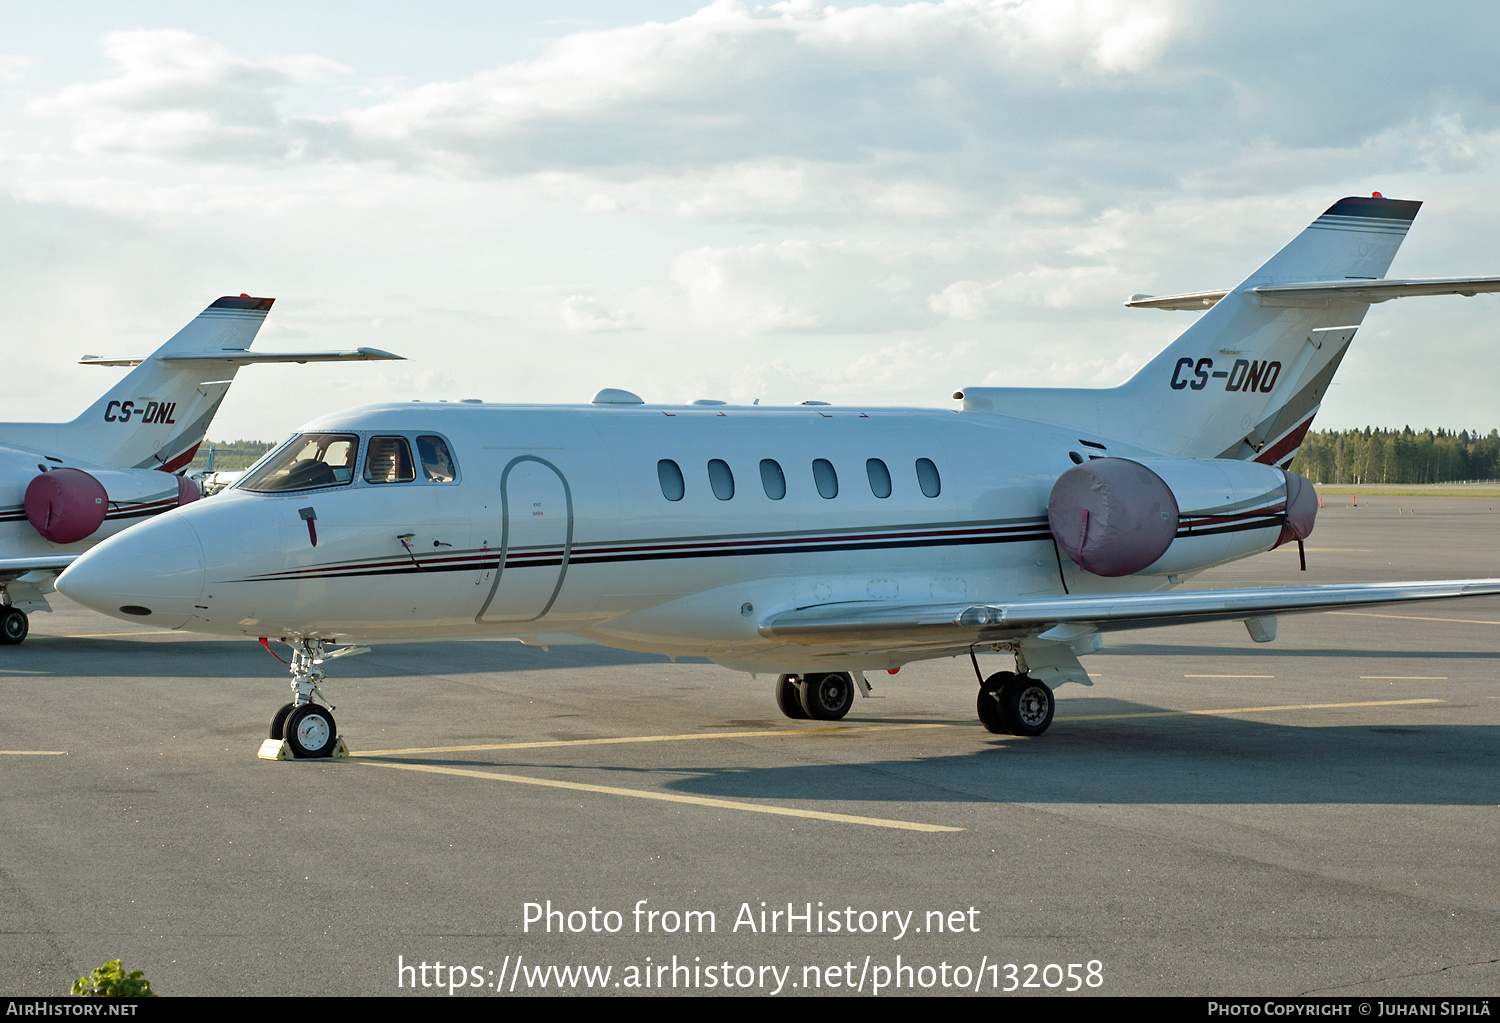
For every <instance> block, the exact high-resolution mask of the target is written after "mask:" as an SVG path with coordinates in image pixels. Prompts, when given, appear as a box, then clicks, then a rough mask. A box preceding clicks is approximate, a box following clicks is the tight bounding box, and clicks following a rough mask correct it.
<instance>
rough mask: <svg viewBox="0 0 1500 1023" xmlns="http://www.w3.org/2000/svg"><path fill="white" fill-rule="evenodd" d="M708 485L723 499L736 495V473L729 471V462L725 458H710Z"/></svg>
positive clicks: (715, 494)
mask: <svg viewBox="0 0 1500 1023" xmlns="http://www.w3.org/2000/svg"><path fill="white" fill-rule="evenodd" d="M708 485H709V486H710V487H711V488H713V492H714V496H715V497H717V498H718V499H719V500H721V501H727V500H729V499H730V498H731V497H733V496H734V473H732V472H730V471H729V463H728V462H726V461H724V459H722V458H714V459H710V460H709V463H708Z"/></svg>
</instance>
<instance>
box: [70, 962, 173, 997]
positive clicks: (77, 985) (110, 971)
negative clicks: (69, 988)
mask: <svg viewBox="0 0 1500 1023" xmlns="http://www.w3.org/2000/svg"><path fill="white" fill-rule="evenodd" d="M73 993H74V994H75V995H83V996H84V997H85V998H155V997H156V992H155V991H152V990H151V982H150V981H149V980H147V979H146V978H145V976H144V975H143V974H142V973H141V971H140V970H131V971H130V972H129V973H126V972H125V969H124V967H122V966H121V965H120V960H118V959H111V960H110V961H109V962H107V963H105V964H104V965H103V966H101V967H99V968H98V969H97V970H95V971H94V972H93V973H92V974H91V975H89V976H87V977H79V978H78V979H77V980H75V981H74V982H73Z"/></svg>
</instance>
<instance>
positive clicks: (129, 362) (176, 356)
mask: <svg viewBox="0 0 1500 1023" xmlns="http://www.w3.org/2000/svg"><path fill="white" fill-rule="evenodd" d="M155 358H156V361H158V362H217V363H231V364H233V365H235V366H250V365H260V364H262V363H274V362H296V363H306V362H383V361H386V360H390V359H396V360H402V361H404V360H405V358H406V356H404V355H394V354H392V353H391V352H383V351H381V350H380V349H379V348H353V349H348V350H345V351H328V352H251V351H246V350H245V349H232V348H224V349H218V350H214V351H205V352H172V353H170V354H168V355H158V356H155ZM145 361H146V359H145V358H139V359H101V358H100V357H99V356H97V355H85V356H84V357H83V358H81V359H79V360H78V364H79V365H80V366H139V365H140V364H141V363H143V362H145Z"/></svg>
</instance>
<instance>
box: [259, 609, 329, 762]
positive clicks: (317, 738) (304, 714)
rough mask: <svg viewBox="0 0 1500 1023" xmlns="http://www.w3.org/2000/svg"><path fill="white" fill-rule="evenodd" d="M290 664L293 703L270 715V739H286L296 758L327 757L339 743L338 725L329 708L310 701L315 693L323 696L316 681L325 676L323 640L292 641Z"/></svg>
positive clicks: (325, 698) (325, 699)
mask: <svg viewBox="0 0 1500 1023" xmlns="http://www.w3.org/2000/svg"><path fill="white" fill-rule="evenodd" d="M291 665H292V702H291V703H288V704H287V705H285V706H284V707H282V708H281V709H280V710H278V711H277V712H276V715H275V716H274V717H273V718H271V738H273V739H285V740H286V742H287V745H288V746H290V747H291V748H292V754H293V755H294V756H296V757H298V758H299V759H303V758H306V759H319V758H322V757H327V756H330V755H332V753H333V748H334V746H335V745H337V743H338V725H337V724H335V723H334V720H333V713H332V708H331V707H322V706H319V705H318V704H316V703H314V702H313V695H314V694H317V695H318V696H323V692H322V690H320V689H319V688H318V683H319V682H321V681H322V680H323V679H324V678H326V677H327V676H326V675H325V674H324V672H323V641H322V640H320V639H298V640H293V641H292V660H291ZM324 701H325V702H326V701H327V697H324Z"/></svg>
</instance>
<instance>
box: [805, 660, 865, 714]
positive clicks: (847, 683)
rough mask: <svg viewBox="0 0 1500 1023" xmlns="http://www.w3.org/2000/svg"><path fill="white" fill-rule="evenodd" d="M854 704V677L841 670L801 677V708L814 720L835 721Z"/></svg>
mask: <svg viewBox="0 0 1500 1023" xmlns="http://www.w3.org/2000/svg"><path fill="white" fill-rule="evenodd" d="M852 706H854V679H852V678H851V677H849V676H848V675H846V674H844V673H843V672H842V671H835V672H829V673H828V674H826V675H805V676H803V678H802V709H803V710H805V711H807V716H808V717H810V718H812V719H813V720H814V721H837V720H839V719H840V718H842V717H843V716H844V715H845V714H847V713H849V708H850V707H852Z"/></svg>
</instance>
